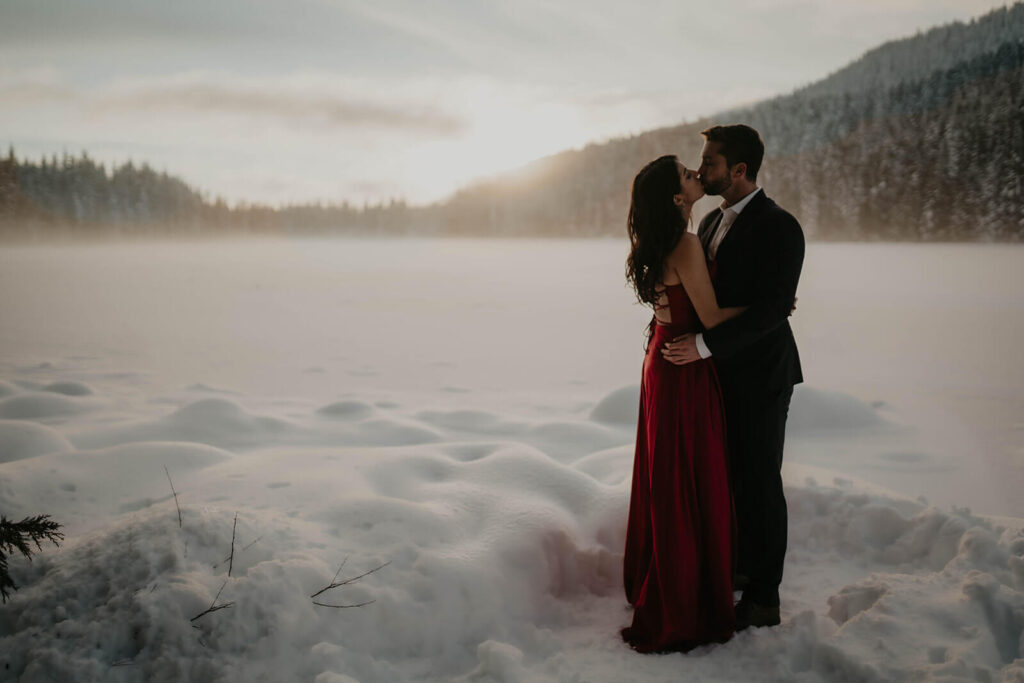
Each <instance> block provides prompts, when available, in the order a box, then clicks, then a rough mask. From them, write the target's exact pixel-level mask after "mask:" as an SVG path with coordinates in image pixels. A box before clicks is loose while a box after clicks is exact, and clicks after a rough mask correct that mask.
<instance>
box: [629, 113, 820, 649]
mask: <svg viewBox="0 0 1024 683" xmlns="http://www.w3.org/2000/svg"><path fill="white" fill-rule="evenodd" d="M701 135H703V136H704V139H705V142H704V147H703V149H702V151H701V161H700V165H699V167H698V168H697V169H696V170H693V169H689V168H687V167H686V166H685V165H683V164H682V163H681V162H680V161H679V159H678V158H676V157H675V156H671V155H669V156H663V157H660V158H658V159H655V160H654V161H652V162H650V163H649V164H647V165H646V166H645V167H644V168H643V169H641V170H640V172H639V173H638V174H637V175H636V178H635V179H634V180H633V191H632V200H631V203H630V207H629V218H628V222H627V223H628V229H629V239H630V253H629V257H628V259H627V261H626V277H627V280H628V281H629V283H630V284H631V285H632V286H633V288H634V289H635V291H636V296H637V299H638V300H639V301H641V302H642V303H644V304H647V305H650V306H651V307H652V309H653V312H654V316H653V318H652V320H651V323H650V326H649V327H648V338H647V353H646V356H645V357H644V363H643V374H642V381H641V385H640V415H639V419H638V424H637V436H636V453H635V456H634V462H633V479H632V487H631V493H630V502H629V519H628V525H627V531H626V547H625V555H624V559H623V583H624V587H625V592H626V598H627V599H628V601H629V603H630V604H631V605H632V606H633V620H632V624H631V625H630V626H628V627H626V628H624V629H622V631H621V634H622V637H623V639H624V640H625V641H626V642H627V643H628V644H629V645H630V646H631V647H633V648H634V649H636V650H638V651H640V652H664V651H672V650H682V651H687V650H690V649H692V648H694V647H696V646H698V645H702V644H707V643H713V642H725V641H727V640H729V639H730V638H731V637H732V635H733V633H734V632H735V631H739V630H743V629H746V628H750V627H761V626H775V625H777V624H779V623H780V613H779V607H780V603H779V584H780V583H781V582H782V568H783V561H784V559H785V555H786V526H787V514H786V499H785V495H784V494H783V487H782V473H781V467H782V452H783V443H784V441H785V433H786V417H787V415H788V413H789V403H790V399H791V398H792V395H793V386H794V385H795V384H798V383H800V382H801V381H803V375H802V372H801V368H800V358H799V355H798V353H797V348H796V342H795V340H794V338H793V331H792V330H791V329H790V325H789V316H790V314H791V313H792V311H793V310H794V308H795V302H796V289H797V283H798V281H799V279H800V269H801V267H802V265H803V259H804V236H803V231H802V230H801V228H800V224H799V222H798V221H797V220H796V219H795V218H794V217H793V216H792V215H791V214H789V213H788V212H787V211H785V210H784V209H782V208H781V207H779V206H778V205H777V204H776V203H775V202H774V201H772V200H771V199H769V198H768V196H767V195H766V194H765V192H764V190H763V189H761V188H760V187H759V186H758V185H757V174H758V171H759V170H760V168H761V161H762V159H763V158H764V142H763V140H762V139H761V136H760V134H759V133H758V132H757V131H756V130H754V129H753V128H751V127H749V126H745V125H729V126H713V127H711V128H708V129H707V130H705V131H703V132H702V133H701ZM705 194H709V195H718V196H720V197H721V198H722V202H721V206H719V207H718V208H716V209H714V210H712V211H711V212H710V213H708V214H707V215H706V216H704V218H703V219H702V220H701V221H700V225H699V227H698V229H697V232H696V234H694V233H692V232H690V231H689V229H688V228H689V226H690V223H691V210H692V208H693V205H694V203H695V202H696V201H697V200H698V199H700V198H701V197H703V196H704V195H705ZM734 591H737V592H740V593H741V597H740V599H739V602H737V603H734Z"/></svg>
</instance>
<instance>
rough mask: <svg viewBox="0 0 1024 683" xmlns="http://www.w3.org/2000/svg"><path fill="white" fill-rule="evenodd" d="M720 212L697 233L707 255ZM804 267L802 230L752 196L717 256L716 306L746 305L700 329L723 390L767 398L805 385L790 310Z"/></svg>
mask: <svg viewBox="0 0 1024 683" xmlns="http://www.w3.org/2000/svg"><path fill="white" fill-rule="evenodd" d="M721 213H722V211H721V209H715V210H714V211H711V212H710V213H708V215H707V216H705V217H704V219H703V220H701V222H700V227H699V228H698V230H697V235H698V236H699V237H700V240H701V243H702V244H703V245H704V251H705V253H706V252H707V248H708V243H709V242H710V240H711V236H712V234H713V232H714V230H713V228H715V227H716V226H717V225H718V221H719V216H721ZM803 262H804V233H803V230H802V229H801V228H800V223H799V222H797V220H796V218H794V217H793V216H792V215H791V214H790V213H789V212H787V211H786V210H784V209H782V208H781V207H780V206H779V205H778V204H776V203H775V202H773V201H772V200H771V199H769V198H768V197H767V196H766V195H765V193H764V190H761V191H760V192H758V193H757V195H755V196H754V197H753V198H752V199H751V200H750V203H749V204H747V205H746V207H744V209H743V211H741V212H740V215H739V216H738V217H737V218H736V222H735V223H733V224H732V226H731V227H730V228H729V232H727V233H726V235H725V239H723V240H722V243H721V244H720V245H719V247H718V251H717V254H716V256H715V264H716V265H715V268H716V271H715V277H714V285H715V295H716V298H717V299H718V305H719V306H721V307H723V308H725V307H728V306H749V308H748V309H747V310H746V311H744V312H743V313H741V314H740V315H738V316H736V317H734V318H730V319H729V320H726V321H725V322H723V323H721V324H719V325H716V326H715V327H713V328H711V329H709V330H706V331H705V332H704V343H705V344H707V347H708V349H710V351H711V355H712V358H713V359H714V361H715V365H716V368H717V369H718V376H719V379H720V380H721V382H722V385H723V389H724V390H725V391H726V392H730V391H740V392H742V393H745V394H772V393H778V392H780V391H782V390H785V389H787V388H790V387H792V386H793V385H794V384H798V383H800V382H802V381H803V372H802V370H801V368H800V356H799V354H798V353H797V349H796V341H795V340H794V339H793V330H792V329H790V327H789V313H790V310H791V309H792V306H793V299H794V297H795V296H796V287H797V283H798V282H799V280H800V269H801V267H802V266H803Z"/></svg>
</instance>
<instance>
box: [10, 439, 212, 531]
mask: <svg viewBox="0 0 1024 683" xmlns="http://www.w3.org/2000/svg"><path fill="white" fill-rule="evenodd" d="M231 457H232V455H231V454H230V453H228V452H227V451H223V450H220V449H218V448H214V447H212V446H206V445H203V444H196V443H174V442H142V443H128V444H121V445H118V446H113V447H110V448H104V449H99V450H93V451H75V450H69V451H64V452H60V453H50V454H48V455H40V456H36V457H34V458H29V459H27V460H18V461H15V462H9V463H6V464H4V465H3V467H2V469H0V509H3V510H5V511H9V512H10V514H12V516H13V515H14V514H33V513H38V512H40V510H37V509H36V508H38V507H39V505H40V501H46V510H44V512H51V511H52V514H55V515H56V514H59V511H60V510H64V509H74V510H75V511H76V512H75V514H76V516H77V517H79V518H80V520H82V521H88V520H89V519H90V518H93V519H99V518H102V516H104V515H111V514H118V513H121V512H125V511H130V510H137V509H142V508H145V507H149V506H150V505H153V504H155V503H158V502H160V501H165V500H168V499H170V498H171V489H170V484H169V483H168V481H167V475H166V473H165V472H164V467H167V469H168V471H169V472H170V474H171V477H172V479H173V480H174V481H175V482H176V484H177V485H178V488H179V491H180V490H181V484H182V483H183V480H184V478H185V475H187V474H190V473H193V472H195V471H197V470H200V469H203V468H205V467H209V466H210V465H213V464H216V463H219V462H223V461H225V460H228V459H230V458H231ZM62 521H64V523H65V524H66V523H67V520H62Z"/></svg>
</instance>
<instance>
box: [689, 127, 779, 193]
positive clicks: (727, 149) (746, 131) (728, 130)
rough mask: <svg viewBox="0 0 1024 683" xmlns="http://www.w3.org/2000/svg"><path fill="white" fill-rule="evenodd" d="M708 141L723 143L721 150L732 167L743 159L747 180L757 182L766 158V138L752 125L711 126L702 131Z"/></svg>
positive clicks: (726, 161)
mask: <svg viewBox="0 0 1024 683" xmlns="http://www.w3.org/2000/svg"><path fill="white" fill-rule="evenodd" d="M700 134H701V135H703V136H704V139H705V140H707V141H708V142H717V143H719V144H721V145H722V146H721V148H720V149H719V152H721V154H722V156H724V157H725V163H726V164H728V165H729V168H732V167H733V166H735V165H736V164H738V163H740V162H741V161H742V162H744V163H745V164H746V165H747V173H746V176H747V180H749V181H750V182H755V181H756V180H757V172H758V171H760V170H761V161H762V160H763V159H764V140H762V139H761V134H760V133H758V132H757V131H756V130H754V129H753V128H751V127H750V126H745V125H743V124H742V123H738V124H735V125H732V126H711V127H710V128H708V129H707V130H703V131H701V133H700Z"/></svg>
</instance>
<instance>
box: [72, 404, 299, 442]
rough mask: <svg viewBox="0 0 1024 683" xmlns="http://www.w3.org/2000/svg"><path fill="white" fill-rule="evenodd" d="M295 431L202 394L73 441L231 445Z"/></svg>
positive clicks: (274, 419)
mask: <svg viewBox="0 0 1024 683" xmlns="http://www.w3.org/2000/svg"><path fill="white" fill-rule="evenodd" d="M296 431H297V430H296V428H295V427H294V426H293V425H291V424H290V423H289V422H287V421H285V420H283V419H280V418H277V417H269V416H263V415H256V414H253V413H250V412H249V411H247V410H246V409H245V408H243V407H242V406H240V405H239V404H238V403H236V402H234V401H231V400H228V399H224V398H204V399H200V400H198V401H193V402H191V403H188V404H186V405H184V406H182V407H181V408H179V409H178V410H176V411H175V412H173V413H171V414H170V415H167V416H165V417H162V418H157V419H155V420H149V421H143V422H137V423H135V424H131V425H127V426H120V427H110V428H101V429H98V430H94V431H91V432H87V433H83V434H80V435H76V436H74V437H72V441H74V442H75V443H76V444H77V445H78V446H80V447H85V448H102V447H106V446H113V445H116V444H121V443H130V442H136V441H194V442H197V443H203V444H208V445H211V446H216V447H218V448H227V449H232V448H246V447H253V446H257V445H261V444H265V443H267V442H271V443H273V442H274V441H277V440H280V439H282V438H287V437H288V436H290V435H293V434H294V432H296Z"/></svg>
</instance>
